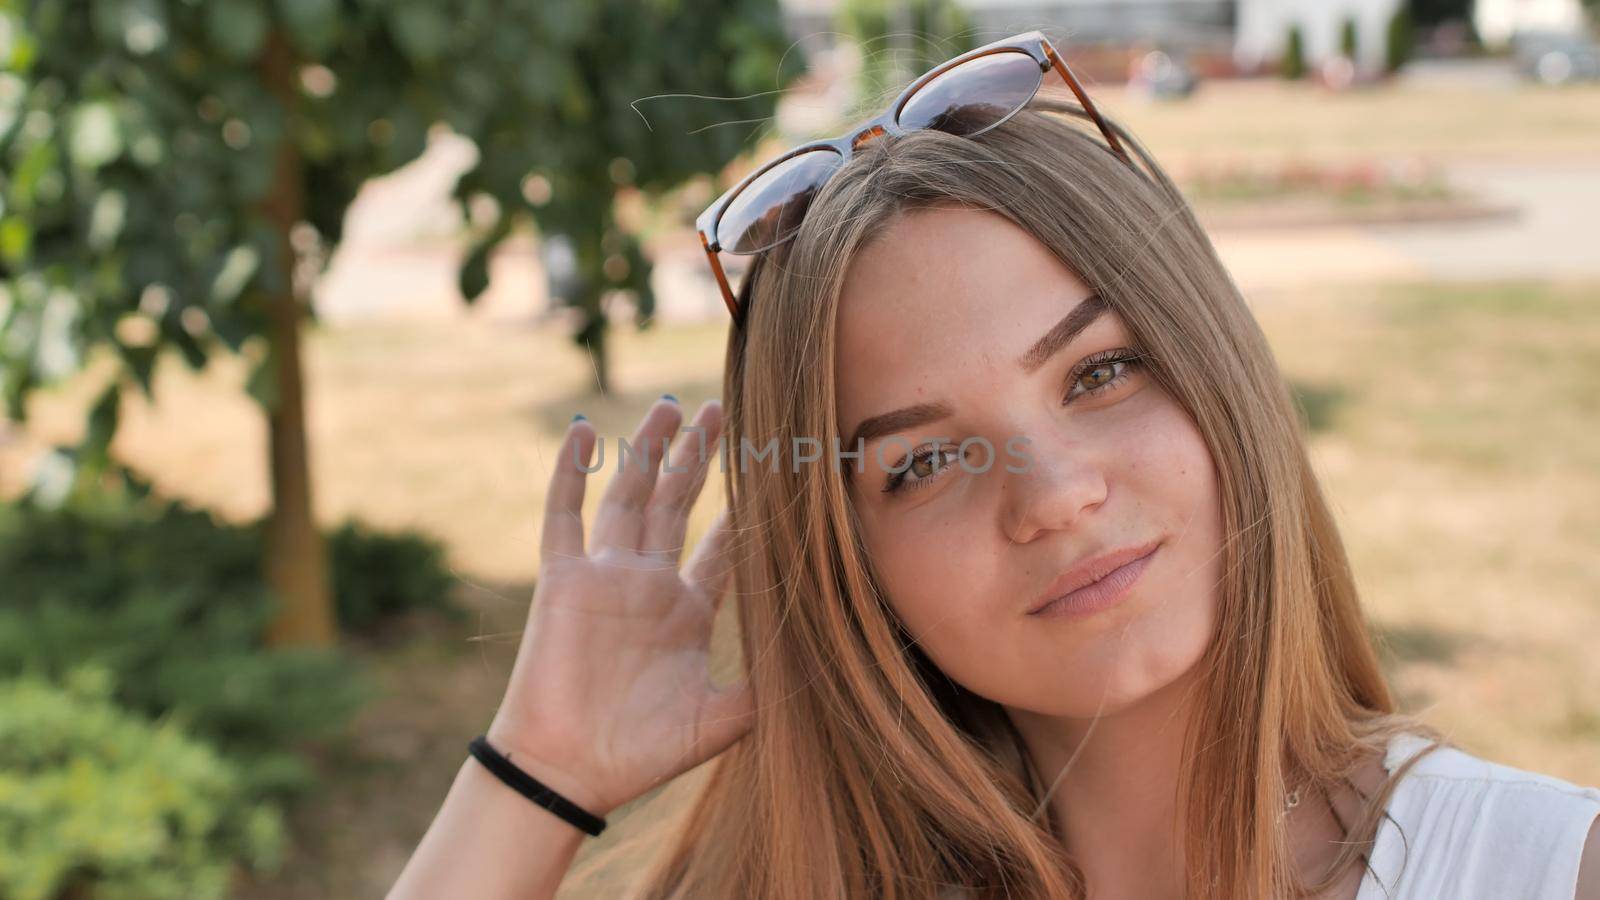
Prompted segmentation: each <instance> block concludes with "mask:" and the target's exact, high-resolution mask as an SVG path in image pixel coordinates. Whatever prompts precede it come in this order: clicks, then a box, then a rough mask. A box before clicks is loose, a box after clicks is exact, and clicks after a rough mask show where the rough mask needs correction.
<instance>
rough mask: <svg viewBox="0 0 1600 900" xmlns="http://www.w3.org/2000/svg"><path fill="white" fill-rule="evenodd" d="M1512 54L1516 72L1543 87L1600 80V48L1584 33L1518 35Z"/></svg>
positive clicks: (1515, 35)
mask: <svg viewBox="0 0 1600 900" xmlns="http://www.w3.org/2000/svg"><path fill="white" fill-rule="evenodd" d="M1511 52H1512V57H1513V59H1514V60H1515V64H1516V68H1517V71H1518V72H1520V73H1521V74H1522V75H1523V76H1524V77H1526V78H1531V79H1533V80H1534V81H1537V82H1539V83H1541V84H1567V83H1569V82H1574V81H1594V80H1597V79H1600V46H1597V45H1596V44H1595V42H1594V41H1593V40H1592V39H1591V38H1590V37H1589V36H1588V35H1586V34H1583V33H1581V32H1565V31H1525V32H1518V33H1516V34H1514V35H1512V37H1511Z"/></svg>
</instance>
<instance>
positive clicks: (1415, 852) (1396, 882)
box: [1356, 735, 1600, 900]
mask: <svg viewBox="0 0 1600 900" xmlns="http://www.w3.org/2000/svg"><path fill="white" fill-rule="evenodd" d="M1432 743H1433V742H1432V741H1429V740H1427V739H1424V738H1420V737H1416V736H1413V735H1404V736H1401V737H1398V738H1395V739H1394V740H1392V741H1391V742H1390V743H1389V751H1388V753H1387V754H1386V757H1385V759H1384V763H1383V764H1384V767H1385V768H1387V769H1388V770H1389V771H1391V772H1392V771H1394V770H1395V768H1397V767H1398V766H1399V765H1400V764H1402V763H1404V762H1405V761H1406V760H1408V759H1410V758H1411V757H1412V756H1415V755H1416V754H1417V753H1418V752H1420V751H1422V750H1425V749H1427V748H1428V747H1430V746H1432ZM1388 811H1389V818H1386V819H1384V820H1383V822H1382V824H1380V825H1379V826H1378V833H1377V838H1376V844H1375V846H1374V847H1373V851H1372V859H1371V870H1370V871H1368V872H1367V873H1366V875H1365V876H1364V877H1363V878H1362V879H1361V888H1360V890H1359V891H1357V893H1356V900H1422V898H1427V900H1434V898H1438V897H1451V898H1455V900H1479V898H1481V900H1490V898H1493V900H1572V897H1573V894H1574V892H1575V891H1576V889H1577V884H1578V863H1579V860H1580V857H1581V856H1582V854H1583V845H1584V841H1585V839H1586V838H1587V837H1588V834H1589V826H1590V824H1591V823H1592V822H1593V821H1594V819H1595V817H1596V816H1597V815H1600V790H1596V789H1595V788H1586V787H1578V786H1577V785H1573V784H1569V783H1567V782H1565V781H1562V780H1561V779H1559V778H1552V777H1550V776H1548V775H1538V774H1535V773H1533V772H1524V771H1522V770H1521V769H1513V768H1511V767H1510V766H1503V765H1498V764H1496V763H1491V762H1487V761H1485V760H1482V759H1479V758H1477V757H1475V756H1471V755H1469V754H1467V753H1463V752H1461V751H1460V750H1456V749H1453V748H1450V747H1440V748H1439V749H1437V750H1434V751H1433V752H1431V753H1429V754H1428V755H1427V756H1424V757H1423V758H1422V759H1421V760H1420V761H1418V762H1417V764H1416V765H1415V766H1414V767H1412V769H1411V771H1409V772H1407V773H1406V775H1405V777H1404V778H1402V779H1400V783H1399V784H1397V785H1395V788H1394V793H1393V794H1391V795H1390V798H1389V806H1388ZM1391 819H1392V820H1393V821H1390V820H1391ZM1396 822H1398V823H1399V829H1398V830H1397V829H1396V827H1395V823H1396ZM1402 832H1403V834H1402ZM1408 851H1409V853H1408ZM1408 857H1409V858H1408ZM1375 874H1376V880H1375V879H1374V875H1375Z"/></svg>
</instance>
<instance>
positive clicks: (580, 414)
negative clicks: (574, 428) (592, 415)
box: [572, 413, 589, 422]
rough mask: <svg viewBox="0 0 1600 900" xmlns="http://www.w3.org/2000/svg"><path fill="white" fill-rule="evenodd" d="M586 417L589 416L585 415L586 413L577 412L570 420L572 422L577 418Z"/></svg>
mask: <svg viewBox="0 0 1600 900" xmlns="http://www.w3.org/2000/svg"><path fill="white" fill-rule="evenodd" d="M588 418H589V417H588V416H586V415H584V414H583V413H578V414H577V415H575V416H573V417H572V421H574V422H576V421H578V420H579V419H588Z"/></svg>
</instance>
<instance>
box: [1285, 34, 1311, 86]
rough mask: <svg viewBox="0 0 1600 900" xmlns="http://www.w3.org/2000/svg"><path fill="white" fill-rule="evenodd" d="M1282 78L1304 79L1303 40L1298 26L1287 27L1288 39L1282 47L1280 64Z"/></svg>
mask: <svg viewBox="0 0 1600 900" xmlns="http://www.w3.org/2000/svg"><path fill="white" fill-rule="evenodd" d="M1281 65H1282V71H1283V77H1285V78H1304V77H1305V74H1306V48H1305V38H1303V37H1302V36H1301V34H1300V26H1299V25H1290V26H1289V37H1288V39H1287V40H1285V42H1284V45H1283V61H1282V63H1281Z"/></svg>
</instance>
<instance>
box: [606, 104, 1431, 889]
mask: <svg viewBox="0 0 1600 900" xmlns="http://www.w3.org/2000/svg"><path fill="white" fill-rule="evenodd" d="M1083 118H1084V116H1083V111H1082V109H1081V108H1080V107H1078V106H1077V105H1075V104H1072V103H1069V102H1065V101H1060V100H1056V99H1051V98H1045V97H1042V96H1041V97H1039V98H1036V99H1035V100H1034V101H1033V102H1032V103H1031V104H1030V106H1029V107H1028V108H1027V109H1024V110H1023V111H1022V112H1019V113H1018V114H1017V115H1015V116H1013V117H1012V118H1011V119H1010V120H1008V121H1007V122H1005V123H1004V124H1002V125H1001V126H999V127H997V128H995V129H993V130H991V131H989V132H986V133H984V134H982V135H979V136H977V137H975V138H967V137H956V136H952V135H950V134H945V133H941V132H937V131H918V132H914V133H911V134H908V135H904V136H900V137H884V138H879V139H878V140H875V141H873V142H871V143H870V144H868V145H867V146H866V147H865V148H864V150H863V152H862V153H861V154H860V155H858V156H857V157H855V158H854V159H852V160H851V161H850V162H849V163H848V164H847V165H845V166H844V167H843V168H842V169H841V170H839V171H838V172H837V173H835V175H834V176H833V177H832V178H831V179H830V180H829V181H828V182H827V183H826V184H825V185H824V186H823V187H822V189H821V190H820V191H819V192H818V194H817V196H816V197H815V198H814V199H813V200H812V202H811V205H810V207H809V210H808V212H807V214H806V217H805V219H804V222H803V224H802V226H801V228H800V231H799V233H798V234H797V236H796V237H795V238H794V239H793V240H792V241H790V242H789V243H787V244H785V245H782V246H780V247H778V248H776V249H774V250H773V251H770V252H769V253H767V254H766V255H764V256H762V257H760V258H758V259H757V260H756V262H755V264H754V265H753V267H752V268H751V270H750V272H749V273H748V275H747V277H746V279H745V282H744V285H743V287H742V296H741V298H740V299H741V301H742V303H743V304H744V308H745V312H744V315H743V318H742V321H741V322H740V323H738V326H737V327H735V328H733V329H731V331H730V334H729V337H728V345H727V358H726V369H725V374H724V384H723V393H724V398H723V402H724V407H725V410H726V429H725V433H724V439H725V440H726V441H727V447H728V448H729V452H730V455H731V458H735V459H736V458H737V456H736V454H737V453H738V452H739V448H741V447H743V446H744V442H746V441H748V442H749V444H750V446H752V447H754V448H761V447H763V446H765V445H766V444H767V442H768V441H769V440H771V439H773V438H777V439H778V447H779V454H780V458H779V460H778V461H777V464H776V465H775V466H770V467H768V466H765V465H740V464H730V465H728V466H727V467H726V470H725V471H726V472H727V475H726V490H727V495H728V497H729V505H730V508H731V512H732V518H733V523H734V527H735V529H736V531H737V534H738V535H739V539H740V555H739V563H738V568H737V574H736V577H735V583H736V584H735V588H734V594H733V599H732V601H731V602H732V604H733V605H734V606H735V608H736V612H735V615H736V617H737V627H738V635H739V642H740V648H741V650H742V657H743V665H744V667H745V670H746V674H747V676H748V678H749V679H750V682H751V685H752V687H753V689H754V693H755V700H756V706H757V713H756V717H755V724H754V726H753V729H752V731H751V733H750V734H748V735H747V736H746V737H745V738H744V739H743V740H741V741H739V742H738V743H736V744H735V745H733V746H732V747H731V748H729V749H728V750H727V751H725V752H724V753H722V754H721V755H719V756H718V757H717V758H716V759H714V760H712V761H710V762H708V763H707V764H706V766H705V767H704V769H705V770H706V771H704V772H703V773H701V775H702V776H703V777H702V778H701V779H700V780H697V781H696V782H695V793H694V795H693V796H692V797H691V798H690V799H689V802H688V803H686V804H685V805H684V806H683V808H682V810H681V812H680V814H679V815H678V816H677V817H675V818H674V819H672V820H670V824H671V828H672V831H671V832H670V833H669V836H668V838H667V839H666V840H661V841H658V842H657V843H656V845H655V850H656V856H655V859H654V861H653V864H652V865H651V866H650V867H649V868H648V870H647V871H646V872H645V874H644V875H643V876H642V877H641V878H640V879H639V880H638V882H637V883H636V885H635V893H634V896H636V897H640V898H646V900H666V898H695V900H706V898H726V900H734V898H739V900H747V898H761V900H828V898H836V900H845V898H851V900H854V898H909V897H934V896H942V895H943V896H951V895H958V896H972V897H1037V898H1047V897H1048V898H1060V897H1081V896H1084V894H1085V890H1086V888H1085V885H1084V883H1083V879H1082V875H1081V872H1080V870H1079V869H1078V868H1077V867H1076V866H1075V865H1074V864H1073V861H1072V859H1071V856H1070V853H1069V850H1068V849H1067V848H1064V847H1063V846H1062V844H1061V841H1060V840H1059V839H1058V838H1057V837H1056V836H1055V835H1054V834H1052V832H1051V831H1050V829H1049V827H1048V825H1047V824H1046V823H1044V822H1041V821H1039V820H1038V816H1037V813H1038V811H1039V810H1040V809H1041V808H1042V807H1043V806H1044V805H1045V800H1046V799H1047V798H1046V796H1045V790H1046V785H1047V784H1048V783H1049V781H1050V779H1048V778H1041V777H1040V773H1038V772H1035V771H1033V769H1032V766H1031V764H1030V762H1029V758H1028V756H1027V754H1026V752H1025V751H1024V748H1023V745H1022V742H1021V739H1020V736H1019V734H1018V733H1017V731H1016V730H1015V729H1014V727H1012V726H1011V724H1010V720H1009V719H1008V717H1007V716H1006V715H1005V713H1004V711H1003V709H1002V708H1001V707H1000V706H999V705H998V704H996V703H994V702H993V701H990V700H987V699H984V698H982V697H979V696H977V695H975V694H973V693H971V692H970V691H967V690H965V689H964V688H962V687H961V686H960V685H957V684H955V683H954V682H953V681H952V680H951V679H948V678H946V677H945V676H944V675H943V674H942V673H940V672H939V671H938V669H937V668H936V667H935V666H934V665H933V663H932V662H931V661H930V660H929V659H928V658H927V657H926V656H925V655H924V654H923V653H922V652H921V650H920V649H919V648H918V647H916V646H915V644H914V642H913V641H912V640H911V639H910V638H909V636H908V634H907V632H906V631H905V629H904V628H903V627H902V626H901V625H900V624H899V623H898V621H897V619H896V617H895V615H894V614H893V611H892V609H891V608H890V606H889V604H888V603H887V602H886V600H885V596H884V591H883V587H882V585H881V584H880V583H879V581H878V579H877V578H876V577H875V575H874V572H873V567H872V564H871V559H870V554H869V552H868V550H867V548H866V547H865V546H864V544H863V542H862V538H861V531H860V529H859V527H858V522H857V519H856V518H855V515H854V513H853V510H852V508H851V505H850V502H849V499H848V495H847V492H846V487H845V484H844V482H843V479H842V475H841V473H840V471H839V470H838V468H837V467H835V466H831V465H819V464H812V465H791V459H790V454H789V450H790V448H791V446H792V443H791V441H790V437H791V436H796V435H809V436H816V437H819V438H820V439H821V440H823V441H824V442H825V443H826V442H827V441H828V440H829V438H830V437H831V436H834V435H838V434H839V430H840V424H839V421H838V419H837V416H836V410H835V407H834V403H833V398H834V392H835V384H834V378H833V371H834V369H833V360H834V354H835V349H836V328H837V313H838V306H839V297H840V291H841V285H842V281H843V278H844V273H845V272H846V271H847V269H848V268H849V264H850V262H851V260H852V258H853V257H854V255H855V254H856V253H858V252H859V251H860V250H861V249H862V248H863V247H864V246H866V244H867V243H868V242H869V241H871V240H872V239H873V238H874V236H875V235H878V234H881V233H882V232H883V231H884V230H885V228H886V226H887V225H888V224H889V223H890V222H891V220H892V219H893V218H894V217H895V216H897V215H900V214H903V213H906V212H908V211H912V210H916V209H920V208H926V207H931V206H938V205H952V204H954V205H960V206H965V207H970V208H975V209H983V210H992V211H994V212H997V213H999V214H1001V215H1004V216H1006V217H1007V218H1008V219H1009V220H1010V221H1011V222H1013V223H1015V224H1016V225H1017V226H1019V227H1021V228H1022V229H1023V230H1025V231H1026V232H1028V233H1029V234H1031V235H1032V236H1033V237H1034V238H1035V239H1037V240H1038V241H1039V243H1040V244H1042V245H1043V246H1044V247H1046V248H1047V249H1048V250H1049V251H1050V252H1052V253H1054V254H1055V255H1056V256H1057V257H1058V258H1059V259H1060V260H1061V261H1062V262H1063V263H1064V264H1066V265H1067V266H1068V267H1069V268H1070V269H1072V270H1073V271H1074V272H1075V273H1077V274H1078V275H1079V276H1080V278H1081V279H1082V280H1083V281H1084V282H1085V283H1086V284H1087V285H1089V286H1090V287H1091V288H1092V289H1093V290H1094V291H1095V292H1096V293H1098V294H1099V295H1100V296H1101V297H1103V298H1104V299H1105V301H1106V302H1107V304H1108V305H1109V307H1110V308H1111V309H1113V310H1115V311H1116V312H1117V313H1118V314H1119V315H1120V316H1121V318H1122V319H1123V321H1124V322H1125V323H1126V325H1127V326H1128V328H1129V329H1130V330H1131V331H1132V333H1133V335H1134V338H1135V340H1137V341H1138V342H1139V343H1140V346H1141V347H1142V349H1143V351H1144V352H1145V353H1146V354H1147V362H1148V371H1149V372H1150V373H1151V376H1152V377H1153V378H1155V379H1156V380H1157V381H1158V383H1159V384H1160V385H1161V386H1162V387H1163V388H1164V389H1165V390H1167V391H1168V392H1170V394H1171V395H1172V396H1173V397H1174V398H1175V399H1176V400H1177V402H1178V403H1179V404H1181V405H1182V407H1183V408H1184V409H1185V410H1186V411H1187V412H1188V414H1189V415H1190V416H1191V418H1192V419H1193V421H1194V422H1195V424H1196V425H1197V427H1198V429H1199V431H1200V433H1201V434H1202V435H1203V437H1204V440H1205V442H1206V445H1207V447H1208V448H1209V450H1210V452H1211V455H1212V458H1213V459H1214V461H1215V464H1216V469H1217V472H1218V473H1219V489H1220V494H1221V498H1222V506H1223V517H1224V518H1223V524H1224V535H1225V537H1224V546H1223V548H1222V553H1223V563H1224V564H1223V569H1224V573H1225V574H1224V576H1223V578H1222V581H1221V583H1220V584H1218V585H1217V586H1216V590H1217V603H1218V615H1217V624H1216V631H1215V634H1214V635H1213V639H1212V641H1211V642H1210V645H1209V647H1208V649H1207V651H1206V653H1205V655H1204V657H1203V659H1202V661H1201V662H1200V663H1199V666H1200V669H1199V673H1200V678H1199V679H1198V691H1199V693H1198V695H1197V697H1196V700H1197V704H1198V710H1199V712H1198V715H1197V716H1196V717H1195V720H1194V721H1193V722H1192V723H1191V724H1190V726H1189V727H1188V729H1187V730H1186V733H1185V754H1184V759H1185V768H1184V771H1183V772H1182V773H1181V776H1180V794H1179V798H1180V801H1179V802H1180V809H1182V810H1183V813H1182V815H1183V816H1184V817H1185V818H1184V824H1185V828H1184V834H1185V835H1186V837H1185V844H1184V864H1185V868H1186V875H1185V878H1186V884H1187V896H1189V897H1193V898H1239V897H1269V896H1270V897H1280V896H1293V895H1297V894H1303V893H1307V892H1310V891H1315V890H1319V889H1321V888H1323V887H1325V886H1327V885H1329V884H1332V883H1333V882H1334V881H1335V880H1336V879H1337V877H1339V876H1340V875H1341V874H1343V873H1344V872H1346V871H1347V867H1348V866H1350V865H1357V864H1361V863H1363V862H1364V858H1365V852H1366V850H1367V849H1369V848H1370V845H1371V841H1372V839H1373V836H1374V834H1375V832H1376V829H1377V825H1378V823H1379V821H1380V820H1381V818H1382V816H1383V809H1384V806H1385V804H1386V802H1387V798H1388V796H1389V794H1390V792H1391V791H1392V789H1393V786H1394V784H1395V783H1396V781H1397V780H1398V778H1399V777H1400V776H1401V775H1402V774H1403V772H1404V769H1401V770H1399V771H1396V772H1394V773H1390V774H1389V776H1388V778H1387V780H1386V781H1385V782H1384V783H1383V785H1382V787H1381V789H1379V790H1376V791H1365V792H1363V791H1360V790H1357V794H1358V796H1359V797H1361V798H1364V804H1363V806H1364V809H1365V813H1364V814H1363V815H1360V816H1358V817H1357V818H1356V819H1355V820H1354V821H1350V822H1344V823H1342V824H1343V825H1344V826H1345V830H1346V839H1347V841H1348V843H1347V844H1346V846H1345V848H1344V849H1343V851H1342V852H1341V854H1340V856H1339V858H1338V859H1337V860H1336V861H1335V863H1334V864H1333V865H1332V866H1331V867H1330V868H1329V869H1328V871H1327V872H1325V873H1313V874H1311V875H1307V874H1306V873H1300V872H1297V871H1296V870H1295V867H1294V865H1293V863H1292V861H1291V857H1290V853H1289V850H1288V847H1289V841H1288V835H1287V824H1286V820H1285V817H1284V815H1283V810H1284V809H1285V804H1286V801H1287V798H1288V797H1289V796H1290V794H1291V792H1292V791H1299V792H1301V793H1304V794H1306V795H1308V796H1321V797H1324V798H1331V797H1332V796H1334V795H1335V794H1336V793H1338V792H1340V791H1341V790H1343V789H1345V788H1353V787H1354V784H1355V783H1354V780H1353V777H1352V776H1353V775H1354V774H1355V773H1356V772H1357V771H1358V770H1359V769H1360V767H1361V766H1362V764H1363V761H1365V760H1370V759H1372V758H1373V755H1374V754H1376V755H1377V756H1378V757H1379V758H1381V756H1382V753H1383V748H1384V747H1385V745H1386V743H1387V740H1388V738H1389V737H1390V736H1392V735H1393V734H1396V733H1398V732H1400V731H1403V730H1411V729H1415V728H1417V727H1418V726H1416V725H1415V724H1414V723H1412V722H1410V721H1409V720H1407V719H1405V718H1403V717H1401V716H1399V715H1397V714H1396V713H1395V706H1394V700H1393V699H1392V697H1391V695H1390V692H1389V689H1388V687H1387V685H1386V684H1385V681H1384V678H1383V675H1382V673H1381V670H1380V667H1379V665H1378V661H1377V658H1376V654H1375V652H1374V649H1373V646H1372V642H1371V638H1370V635H1369V634H1368V631H1367V627H1366V624H1365V621H1364V619H1363V617H1362V613H1361V609H1360V605H1359V602H1358V599H1357V593H1356V588H1355V584H1354V581H1353V579H1352V576H1351V572H1350V567H1349V564H1348V562H1347V559H1346V555H1345V550H1344V547H1343V544H1342V541H1341V539H1340V537H1339V534H1338V530H1337V528H1336V525H1335V521H1334V519H1333V516H1332V515H1331V514H1330V511H1329V509H1328V506H1327V504H1326V502H1325V500H1324V497H1323V494H1322V492H1321V489H1320V487H1319V485H1318V483H1317V480H1316V478H1315V476H1314V474H1313V471H1312V468H1311V465H1310V462H1309V460H1308V457H1307V454H1306V450H1305V442H1304V434H1303V431H1302V425H1301V422H1300V419H1299V416H1298V415H1297V413H1296V409H1295V406H1294V401H1293V399H1292V397H1291V394H1290V392H1289V389H1288V387H1287V384H1286V382H1285V380H1284V378H1283V376H1282V375H1281V373H1280V371H1279V369H1278V367H1277V364H1276V362H1275V360H1274V359H1273V356H1272V353H1271V351H1270V349H1269V347H1268V344H1267V342H1266V339H1265V337H1264V336H1263V334H1262V332H1261V330H1260V328H1259V326H1258V324H1257V323H1256V321H1255V319H1254V317H1253V316H1252V315H1251V313H1250V311H1249V310H1248V308H1247V307H1246V304H1245V301H1244V299H1243V297H1242V296H1241V295H1240V292H1239V290H1238V288H1237V287H1236V286H1235V284H1234V283H1233V281H1232V280H1231V279H1230V278H1229V276H1228V273H1227V271H1226V270H1225V269H1224V267H1223V265H1222V263H1221V261H1220V260H1219V259H1218V257H1217V254H1216V251H1215V249H1214V248H1213V247H1212V245H1211V242H1210V240H1209V239H1208V237H1207V236H1206V234H1205V232H1204V231H1203V229H1202V228H1201V226H1200V224H1199V223H1198V221H1197V220H1196V218H1195V216H1194V214H1193V211H1192V210H1191V209H1190V207H1189V204H1188V203H1187V202H1186V201H1185V199H1184V197H1183V196H1182V194H1181V193H1180V192H1179V190H1178V189H1177V188H1176V187H1175V186H1174V185H1173V183H1172V181H1171V180H1170V179H1169V178H1168V176H1167V175H1166V174H1165V172H1163V171H1162V169H1161V167H1160V166H1159V165H1157V164H1156V163H1155V161H1154V160H1152V159H1151V158H1150V156H1149V155H1148V154H1147V153H1146V151H1145V150H1144V148H1143V147H1142V146H1141V145H1140V144H1139V143H1138V141H1137V140H1135V139H1134V137H1133V136H1132V135H1131V134H1129V133H1128V132H1127V130H1126V129H1125V128H1123V127H1122V126H1121V125H1120V124H1118V123H1117V122H1116V121H1115V120H1114V119H1108V123H1109V125H1110V127H1112V128H1113V129H1115V130H1116V131H1117V133H1118V135H1119V137H1121V138H1122V140H1123V142H1124V144H1125V145H1126V146H1127V147H1129V148H1130V149H1131V150H1132V151H1133V152H1134V153H1135V155H1136V156H1137V158H1138V159H1139V160H1140V161H1141V163H1142V168H1141V169H1140V170H1137V171H1136V170H1135V169H1133V168H1131V167H1128V166H1126V165H1125V164H1124V163H1123V162H1122V161H1121V160H1120V159H1118V158H1117V157H1115V156H1113V154H1112V152H1111V151H1110V149H1109V148H1108V147H1107V146H1106V145H1105V144H1104V143H1103V142H1102V141H1101V140H1099V139H1098V138H1096V137H1093V136H1091V135H1090V134H1089V133H1087V131H1086V130H1085V129H1084V128H1083V127H1082V124H1081V122H1080V121H1079V120H1081V119H1083ZM1329 808H1330V809H1331V808H1332V803H1331V802H1330V803H1329Z"/></svg>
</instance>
